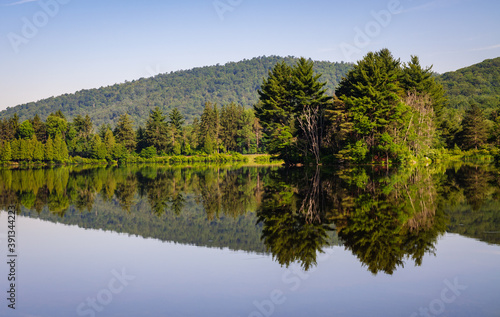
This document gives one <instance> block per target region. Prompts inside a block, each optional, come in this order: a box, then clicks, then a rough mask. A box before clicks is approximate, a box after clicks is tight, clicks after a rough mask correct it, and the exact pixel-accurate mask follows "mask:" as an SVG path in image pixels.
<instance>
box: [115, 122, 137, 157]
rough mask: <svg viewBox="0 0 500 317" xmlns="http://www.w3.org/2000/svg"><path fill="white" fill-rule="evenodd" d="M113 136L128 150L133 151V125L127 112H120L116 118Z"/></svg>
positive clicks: (135, 142) (134, 142) (134, 135)
mask: <svg viewBox="0 0 500 317" xmlns="http://www.w3.org/2000/svg"><path fill="white" fill-rule="evenodd" d="M115 138H116V141H117V142H118V143H121V144H123V145H124V146H125V147H126V148H127V150H128V151H129V152H133V151H134V150H135V148H136V146H137V141H136V134H135V132H134V125H133V123H132V120H131V119H130V116H129V115H128V114H122V115H121V116H120V118H118V123H117V124H116V128H115Z"/></svg>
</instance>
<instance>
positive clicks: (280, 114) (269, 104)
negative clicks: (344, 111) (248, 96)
mask: <svg viewBox="0 0 500 317" xmlns="http://www.w3.org/2000/svg"><path fill="white" fill-rule="evenodd" d="M313 67H314V63H313V62H312V61H311V60H306V59H305V58H300V59H299V60H298V61H297V63H296V64H295V65H294V66H293V67H291V66H288V65H287V64H286V63H285V62H281V63H278V64H276V65H275V67H274V68H273V70H272V71H270V72H269V75H268V78H267V79H264V81H263V83H262V85H261V89H260V90H259V95H260V103H259V104H258V105H256V106H255V112H256V117H257V118H259V120H260V122H261V123H262V126H263V128H264V133H265V134H266V136H267V138H268V143H269V150H270V153H272V154H279V155H280V158H282V159H283V160H284V161H285V163H286V164H295V163H300V162H304V161H308V160H311V158H314V160H315V162H316V164H318V163H319V162H320V157H319V149H320V147H321V138H322V135H321V134H320V131H322V128H323V127H322V126H321V125H322V122H323V120H322V118H323V115H324V112H323V111H324V108H325V107H326V105H327V104H328V102H329V100H330V97H328V96H327V95H326V91H327V90H326V88H325V85H326V84H325V83H323V82H321V81H320V77H321V74H315V73H314V70H313Z"/></svg>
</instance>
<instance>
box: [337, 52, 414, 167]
mask: <svg viewBox="0 0 500 317" xmlns="http://www.w3.org/2000/svg"><path fill="white" fill-rule="evenodd" d="M401 77H402V70H401V66H400V61H399V59H394V57H393V56H392V54H391V53H390V52H389V50H388V49H382V50H381V51H379V52H376V53H373V52H370V53H368V54H367V55H366V56H365V57H364V58H363V59H362V60H361V61H359V62H358V64H357V65H355V66H354V68H353V69H352V70H351V71H350V72H349V73H348V74H347V75H346V77H345V78H344V79H343V80H342V81H341V82H340V84H339V86H338V88H337V90H336V92H335V94H336V96H338V98H339V99H340V100H341V101H342V102H343V103H344V105H345V112H344V113H343V115H346V116H347V117H348V119H347V120H348V121H350V122H352V133H351V135H350V139H349V140H347V144H346V145H345V146H344V147H343V148H344V149H343V150H342V152H343V153H342V156H343V157H344V158H353V157H356V156H357V157H360V156H359V155H357V154H354V152H356V151H357V152H359V153H361V152H367V153H370V158H374V159H377V158H379V159H380V158H381V157H383V158H385V159H386V160H388V159H389V156H393V157H396V156H397V155H398V153H395V152H394V151H397V149H398V147H397V146H393V145H395V143H394V142H395V140H396V139H398V138H400V137H401V136H400V135H399V133H400V132H401V129H402V128H403V127H404V126H405V124H406V123H407V122H406V121H405V120H407V119H408V118H407V115H408V114H409V113H410V108H409V107H408V106H407V105H405V104H404V103H403V102H402V101H401V97H402V96H404V95H405V91H404V89H403V88H402V87H401V86H400V84H399V83H400V80H401ZM390 144H391V146H389V145H390ZM389 150H390V151H391V152H392V153H389ZM351 154H352V155H351ZM363 156H364V155H363Z"/></svg>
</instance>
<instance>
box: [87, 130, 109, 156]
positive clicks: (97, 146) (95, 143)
mask: <svg viewBox="0 0 500 317" xmlns="http://www.w3.org/2000/svg"><path fill="white" fill-rule="evenodd" d="M91 146H92V147H91V158H93V159H96V160H103V159H105V158H106V155H107V149H106V145H105V144H104V143H103V142H102V140H101V137H100V136H99V135H97V134H96V135H94V136H93V137H92V140H91Z"/></svg>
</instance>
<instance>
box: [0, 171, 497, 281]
mask: <svg viewBox="0 0 500 317" xmlns="http://www.w3.org/2000/svg"><path fill="white" fill-rule="evenodd" d="M499 175H500V174H499V173H498V171H497V170H496V169H495V168H494V167H492V166H473V165H460V164H459V165H456V166H452V167H444V166H432V167H425V168H411V169H406V170H397V171H396V170H386V169H378V168H376V167H366V168H355V169H344V170H334V169H328V168H321V169H319V168H318V169H306V168H295V169H284V168H276V167H274V168H256V167H246V168H219V167H205V168H163V167H159V166H127V167H100V168H86V167H60V168H54V169H30V170H8V169H3V170H0V195H1V197H0V204H1V208H2V209H4V210H5V209H7V208H8V206H10V205H15V206H16V208H17V211H18V212H19V213H23V214H25V215H28V216H30V217H39V218H42V219H46V220H49V221H53V222H63V223H67V224H76V225H78V226H80V227H84V228H95V229H105V230H113V231H117V232H124V233H128V234H134V235H140V236H143V237H152V238H156V239H160V240H163V241H175V242H179V243H187V244H194V245H201V246H210V247H220V248H223V247H227V248H230V249H235V250H246V251H252V252H270V253H271V254H272V255H273V258H274V259H275V260H276V261H277V262H279V263H280V264H281V265H284V266H288V265H290V264H291V263H299V264H300V265H301V266H302V268H303V269H304V270H308V269H310V268H312V267H313V266H315V265H316V264H317V255H318V254H319V253H321V252H322V250H323V249H324V248H325V247H328V246H331V245H334V244H339V243H342V244H343V245H344V247H345V248H346V249H348V250H350V251H351V252H352V253H353V254H354V255H355V256H356V257H357V258H358V259H359V261H360V262H361V263H362V264H363V265H365V266H366V267H367V269H368V270H369V271H370V272H372V273H373V274H377V273H379V272H384V273H387V274H392V273H393V272H394V271H395V270H397V269H398V268H399V267H403V266H404V265H405V264H408V263H412V264H415V265H421V264H422V261H423V258H424V255H425V254H433V253H434V252H435V244H436V241H437V239H438V237H439V236H440V235H441V234H443V233H444V232H445V231H446V230H448V231H451V232H456V233H460V234H462V235H465V236H468V237H473V238H477V239H481V240H483V241H486V242H489V243H497V244H498V243H500V233H499V228H500V214H499V212H498V211H499V210H500V204H499V198H500V187H499V184H500V176H499Z"/></svg>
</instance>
